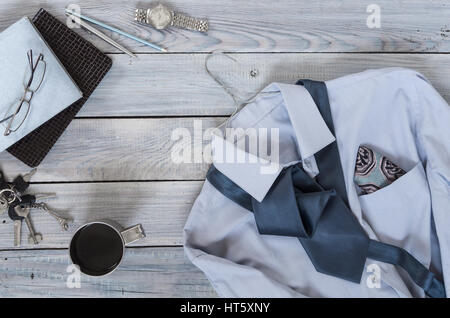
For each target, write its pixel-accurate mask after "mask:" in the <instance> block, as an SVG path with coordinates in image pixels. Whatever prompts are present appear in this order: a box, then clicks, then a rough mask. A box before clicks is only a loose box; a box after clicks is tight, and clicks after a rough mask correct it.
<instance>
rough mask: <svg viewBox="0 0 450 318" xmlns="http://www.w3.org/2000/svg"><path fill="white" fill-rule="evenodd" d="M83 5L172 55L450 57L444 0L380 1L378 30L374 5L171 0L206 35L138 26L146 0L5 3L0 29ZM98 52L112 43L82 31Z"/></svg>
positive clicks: (349, 0)
mask: <svg viewBox="0 0 450 318" xmlns="http://www.w3.org/2000/svg"><path fill="white" fill-rule="evenodd" d="M69 3H74V4H79V5H80V7H81V10H82V12H83V13H85V14H86V15H88V16H91V17H93V18H97V19H99V20H102V21H103V22H106V23H108V24H111V25H114V26H116V27H117V28H119V29H122V30H124V31H126V32H129V33H132V34H135V35H137V36H139V37H141V38H144V39H146V40H150V41H153V42H155V43H158V44H160V45H162V46H164V47H167V48H168V49H169V51H170V52H206V51H211V50H214V49H221V50H227V51H239V52H448V51H449V50H450V31H449V27H450V22H449V20H448V17H449V15H450V4H449V3H448V1H447V0H434V1H427V0H407V1H406V0H378V1H376V4H378V5H379V6H380V9H381V28H379V29H377V28H374V29H370V28H368V27H367V24H366V20H367V17H368V16H369V13H367V12H366V10H367V6H368V5H369V4H372V3H374V2H373V1H371V0H363V1H361V0H330V1H309V0H279V1H275V2H274V1H260V0H246V1H240V0H232V1H225V0H209V1H205V0H190V1H184V0H170V1H166V2H165V3H166V4H170V5H171V7H172V8H173V9H175V10H176V11H180V12H183V13H185V14H189V15H192V16H196V17H200V18H208V19H209V21H210V31H209V32H208V35H203V34H201V33H198V32H191V31H185V30H180V29H176V28H171V29H170V30H166V31H157V30H154V29H152V28H150V27H145V26H141V25H139V24H136V23H135V22H134V21H133V14H134V9H135V8H136V7H147V6H148V5H149V4H150V1H141V0H131V1H130V0H73V1H70V2H68V1H66V0H52V1H45V2H42V1H38V0H32V1H30V0H21V1H20V0H2V4H1V6H0V30H2V29H4V28H5V27H7V26H8V25H10V24H12V23H13V22H15V21H16V20H18V19H19V18H20V17H22V16H24V15H28V16H33V15H34V14H35V13H36V11H37V10H38V9H39V8H40V7H44V8H45V9H46V10H48V11H49V12H50V13H51V14H54V15H55V16H57V17H58V18H60V19H61V20H65V16H64V14H63V9H64V7H65V6H67V5H68V4H69ZM77 32H80V33H81V34H83V36H85V37H86V38H87V39H89V40H90V41H92V42H93V43H95V45H96V46H98V47H99V48H100V49H102V50H104V51H108V52H115V49H114V48H113V47H111V46H110V45H109V44H106V43H105V42H103V41H102V40H100V39H98V38H96V37H95V36H93V35H88V34H87V33H86V32H85V31H84V30H77ZM107 34H108V35H111V37H112V38H113V39H115V40H118V41H119V42H121V43H122V44H123V45H124V46H126V47H128V48H129V49H131V50H133V51H136V52H155V51H154V50H153V49H151V48H149V47H146V46H143V45H142V44H139V43H137V42H135V41H132V40H130V39H126V38H124V37H122V36H118V35H117V34H111V33H109V32H107Z"/></svg>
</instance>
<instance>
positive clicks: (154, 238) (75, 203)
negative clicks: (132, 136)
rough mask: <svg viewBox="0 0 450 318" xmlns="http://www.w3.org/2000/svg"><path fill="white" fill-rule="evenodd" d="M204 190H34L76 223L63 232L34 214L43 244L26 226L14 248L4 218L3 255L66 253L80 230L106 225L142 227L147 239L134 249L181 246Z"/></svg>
mask: <svg viewBox="0 0 450 318" xmlns="http://www.w3.org/2000/svg"><path fill="white" fill-rule="evenodd" d="M202 185H203V181H183V182H131V183H130V182H119V183H76V184H37V185H32V186H31V187H30V192H31V193H33V192H34V193H52V192H54V193H56V194H57V197H56V198H52V199H49V200H46V201H45V202H47V203H48V204H49V206H50V207H51V208H54V209H56V210H57V211H59V212H60V213H61V214H62V215H64V216H68V217H69V216H70V217H71V218H73V220H74V222H73V223H72V224H71V225H70V228H69V230H68V231H67V232H66V231H62V229H61V227H60V226H59V224H58V222H56V220H55V219H53V218H52V217H51V216H49V215H48V214H46V213H44V212H42V211H40V210H32V211H31V218H32V221H33V224H34V227H35V229H36V231H37V232H38V233H41V234H42V236H43V240H42V242H41V243H39V244H38V245H30V244H28V242H27V240H28V235H29V233H28V229H27V227H26V225H25V223H23V225H22V245H21V247H19V248H15V247H14V240H13V237H14V236H13V234H14V230H13V222H12V220H10V219H9V217H8V214H7V213H4V214H2V215H1V216H0V250H7V249H8V250H9V249H32V248H39V249H42V248H67V247H68V246H69V242H70V239H71V237H72V235H73V233H74V232H75V231H76V229H77V228H79V227H80V226H82V225H83V224H85V223H87V222H90V221H95V220H102V219H109V220H113V221H115V222H117V223H119V224H120V225H122V226H123V227H124V228H126V227H129V226H133V225H135V224H138V223H140V224H142V226H143V228H144V230H145V233H146V238H145V239H142V240H140V241H138V242H136V243H134V244H133V246H173V245H177V246H180V245H182V244H183V240H182V235H183V227H184V224H185V223H186V219H187V216H188V214H189V211H190V209H191V207H192V204H193V202H194V200H195V199H196V197H197V196H198V193H199V192H200V189H201V187H202Z"/></svg>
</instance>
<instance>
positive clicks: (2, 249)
mask: <svg viewBox="0 0 450 318" xmlns="http://www.w3.org/2000/svg"><path fill="white" fill-rule="evenodd" d="M151 2H152V1H141V0H73V1H66V0H52V1H37V0H2V1H1V2H0V31H2V30H3V29H4V28H6V27H7V26H8V25H10V24H12V23H13V22H15V21H17V20H18V19H19V18H21V17H22V16H24V15H27V16H29V17H32V16H33V15H34V14H35V13H36V12H37V10H38V9H39V8H41V7H44V8H45V9H46V10H48V11H49V12H50V13H51V14H53V15H55V16H56V17H58V18H59V19H61V20H65V16H64V13H63V9H64V7H65V6H67V5H68V4H69V3H75V4H79V5H80V6H81V9H82V13H84V14H86V15H88V16H91V17H93V18H97V19H99V20H101V21H104V22H106V23H109V24H111V25H113V26H116V27H118V28H120V29H123V30H124V31H127V32H129V33H132V34H135V35H137V36H139V37H142V38H145V39H147V40H150V41H153V42H156V43H159V44H161V45H162V46H165V47H167V48H168V49H169V51H170V52H171V53H172V54H170V53H168V54H163V53H155V51H154V50H152V49H151V48H148V47H146V46H143V45H141V44H139V43H137V42H134V41H132V40H129V39H126V38H124V37H122V36H119V35H117V34H112V33H110V32H109V31H105V30H103V31H104V32H105V33H107V34H108V35H110V36H111V37H112V38H114V39H115V40H117V41H119V42H120V43H121V44H123V45H124V46H126V47H128V48H129V49H131V50H132V51H133V52H136V53H140V54H139V58H138V59H130V58H129V57H128V56H126V55H122V54H117V52H118V51H117V50H116V49H114V48H113V47H112V46H110V45H109V44H106V43H105V42H103V41H102V40H100V39H99V38H97V37H96V36H94V35H92V34H89V33H87V32H86V31H85V30H83V29H76V30H75V31H76V32H78V33H79V34H81V35H82V36H83V37H85V38H86V39H88V40H89V41H91V42H92V43H94V45H96V46H97V47H98V48H100V49H101V50H102V51H104V52H107V53H110V56H111V57H112V58H113V68H112V69H111V71H110V72H109V74H108V75H107V76H106V77H105V79H104V80H103V81H102V83H101V84H100V86H99V87H98V88H97V90H96V91H95V92H94V94H93V95H92V96H91V98H90V100H89V101H88V102H87V103H86V105H85V107H84V108H83V109H82V111H81V112H80V113H79V114H78V117H79V118H78V119H76V120H74V121H73V122H72V124H71V125H70V126H69V128H68V129H67V131H66V132H65V133H64V135H63V136H62V137H61V138H60V140H59V141H58V142H57V144H56V145H55V147H54V148H53V149H52V150H51V152H50V153H49V155H48V156H47V157H46V159H45V160H44V162H43V163H42V164H41V165H40V166H39V168H38V172H37V174H36V175H35V176H34V177H33V182H37V184H33V185H32V190H36V191H38V192H56V193H57V194H58V197H57V198H56V199H52V200H49V201H48V203H49V204H50V206H51V207H53V208H56V209H58V211H61V212H62V213H64V214H65V215H67V216H72V217H74V219H75V222H74V224H73V225H72V227H71V228H70V230H69V232H62V231H61V230H60V228H59V225H58V224H57V223H56V222H55V221H54V220H53V219H52V218H51V217H50V216H48V215H45V214H44V213H43V212H40V211H34V212H32V218H33V221H34V224H35V227H36V229H37V230H38V231H39V232H41V233H42V234H43V236H44V241H43V242H41V244H40V245H38V246H29V245H28V244H27V242H26V241H27V239H26V236H27V235H28V231H27V229H26V226H25V224H24V225H23V233H22V241H23V243H24V244H23V245H22V247H21V248H17V249H15V248H14V247H13V228H12V223H11V221H10V220H9V219H8V218H7V216H6V215H5V214H3V215H1V216H0V297H24V296H25V297H27V296H29V297H50V296H52V297H55V296H62V297H71V296H72V297H174V296H175V297H176V296H178V297H208V296H215V293H214V291H213V290H212V288H211V287H210V285H209V283H208V281H207V279H206V278H205V276H204V275H203V274H202V273H201V272H200V271H198V270H197V269H196V268H195V267H194V266H193V265H191V264H190V262H189V261H188V260H187V259H186V258H185V256H184V255H183V251H182V248H181V247H180V245H181V244H182V228H183V225H184V223H185V220H186V218H187V216H188V213H189V210H190V208H191V205H192V202H193V201H194V200H195V197H196V196H197V194H198V192H199V191H200V188H201V186H202V184H203V179H204V176H205V173H206V169H207V166H208V164H206V163H189V164H175V163H174V162H173V161H172V160H171V153H172V151H173V150H174V145H175V143H176V141H173V140H171V133H172V131H173V130H174V129H177V128H183V127H185V128H188V129H189V130H190V131H192V128H193V123H194V121H195V120H201V122H202V125H203V130H204V129H206V128H210V127H215V126H217V125H219V124H220V123H222V122H223V121H224V117H222V116H227V115H229V114H230V113H231V112H232V111H233V103H232V100H231V98H230V97H229V96H227V95H226V94H225V93H224V91H223V89H222V88H221V87H219V86H218V85H217V84H216V83H215V82H214V81H213V80H212V79H211V78H210V77H209V76H208V75H207V73H206V71H205V68H204V63H205V58H206V57H207V54H205V53H207V52H211V51H213V50H216V49H217V50H222V51H227V52H235V53H232V54H230V56H232V58H234V59H236V60H237V63H233V61H232V60H230V59H227V58H225V57H223V56H220V55H218V56H215V57H213V58H211V60H210V64H209V65H210V68H211V70H212V71H213V72H214V73H215V74H217V75H218V76H220V77H221V78H222V79H223V80H224V81H225V83H226V84H227V85H228V86H230V87H231V88H233V90H234V91H235V92H236V94H237V95H238V96H239V97H240V98H241V99H245V98H246V97H248V96H250V95H252V94H253V93H255V92H257V91H258V90H260V89H261V88H262V87H264V86H265V85H266V84H268V83H270V82H273V81H279V82H286V83H293V82H295V81H296V80H297V79H299V78H311V79H316V80H329V79H333V78H335V77H339V76H343V75H345V74H350V73H354V72H359V71H363V70H365V69H367V68H380V67H389V66H400V67H408V68H413V69H416V70H418V71H420V72H422V73H423V74H424V75H425V76H426V77H427V78H428V79H429V80H430V81H431V82H432V84H433V86H434V87H435V88H436V89H437V90H438V91H439V92H440V93H441V94H442V96H443V97H444V98H445V99H446V100H447V101H450V81H449V75H448V70H449V67H450V55H448V54H442V53H448V52H450V21H449V16H450V3H449V2H448V0H434V1H428V0H408V1H406V0H380V1H377V2H376V4H377V5H379V6H380V8H381V28H380V29H369V28H368V27H367V25H366V19H367V17H368V15H369V13H367V12H366V8H367V5H369V4H371V3H373V1H369V0H363V1H360V0H345V1H344V0H330V1H307V0H280V1H259V0H258V1H257V0H247V1H239V0H232V1H223V0H210V1H203V0H190V1H185V0H170V1H164V2H165V3H166V4H169V5H171V6H172V7H173V8H174V9H175V10H177V11H181V12H184V13H186V14H190V15H192V16H198V17H206V18H209V20H210V25H211V30H210V32H209V33H208V35H204V34H201V33H197V32H190V31H186V30H180V29H170V30H167V31H156V30H154V29H151V28H149V27H145V26H141V25H138V24H136V23H134V22H133V10H134V8H135V7H146V6H148V5H149V4H150V3H151ZM345 52H347V53H345ZM387 52H390V53H392V52H395V53H396V54H385V53H387ZM174 53H176V54H174ZM366 53H377V54H366ZM415 53H427V54H415ZM251 74H253V76H252V75H251ZM202 116H207V117H202ZM127 117H132V118H127ZM149 117H158V118H149ZM183 117H184V118H183ZM0 168H1V169H3V171H4V172H5V173H6V175H7V176H10V177H13V176H15V175H16V174H19V173H23V172H26V171H28V170H29V169H28V168H27V167H26V166H25V165H24V164H22V163H20V162H19V161H18V160H17V159H15V158H13V157H12V156H11V155H9V154H8V153H6V152H4V153H1V154H0ZM43 182H44V183H43ZM102 218H108V219H112V220H115V221H117V222H119V223H121V224H122V225H123V226H125V227H126V226H131V225H134V224H136V223H141V224H142V225H143V227H144V229H145V231H146V234H147V237H146V238H145V239H144V240H141V241H139V242H136V243H135V244H134V245H133V247H131V248H128V249H127V255H126V257H125V259H124V262H123V264H122V265H121V266H120V267H119V268H118V270H117V271H115V272H114V273H112V274H111V275H109V276H106V277H102V278H88V277H86V276H82V280H81V288H80V289H70V288H67V287H66V284H65V282H66V279H67V275H68V273H66V267H67V265H69V258H68V255H67V250H66V249H65V248H66V247H67V245H68V243H69V240H70V236H71V234H72V233H73V231H74V230H75V229H76V228H77V227H78V226H79V225H81V224H83V223H84V222H87V221H91V220H94V219H102ZM161 246H165V247H161ZM36 248H38V249H36Z"/></svg>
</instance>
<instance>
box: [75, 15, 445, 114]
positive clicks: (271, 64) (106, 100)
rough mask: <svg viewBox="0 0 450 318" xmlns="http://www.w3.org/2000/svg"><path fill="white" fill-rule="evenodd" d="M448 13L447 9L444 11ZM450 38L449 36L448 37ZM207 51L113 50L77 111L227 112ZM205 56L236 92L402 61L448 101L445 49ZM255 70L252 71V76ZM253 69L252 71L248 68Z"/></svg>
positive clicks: (244, 93) (229, 103) (229, 102)
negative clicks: (433, 51) (438, 51)
mask: <svg viewBox="0 0 450 318" xmlns="http://www.w3.org/2000/svg"><path fill="white" fill-rule="evenodd" d="M449 17H450V14H449ZM449 41H450V40H449ZM206 56H207V55H206V54H175V55H172V54H171V55H160V54H156V55H155V54H150V55H149V54H145V55H139V58H138V59H130V58H129V57H128V56H126V55H117V54H113V55H111V57H112V58H113V67H112V69H111V71H110V72H109V74H108V75H107V76H106V78H105V79H104V81H103V82H102V84H101V85H100V86H99V87H98V88H97V90H96V91H95V92H94V94H93V95H92V97H91V98H90V100H89V101H88V102H87V103H86V105H85V106H84V108H83V109H82V110H81V112H80V114H79V116H83V117H92V116H100V117H108V116H114V117H117V116H120V117H124V116H125V117H127V116H177V115H190V116H204V115H216V116H217V115H218V116H222V115H229V114H230V113H232V112H233V109H234V106H233V101H232V99H231V98H230V96H228V95H227V94H226V93H225V92H224V90H223V89H222V88H221V87H220V86H219V85H218V84H217V83H216V82H215V81H214V80H213V79H212V78H211V77H209V75H208V74H207V73H206V70H205V58H206ZM230 56H231V57H232V58H233V59H235V60H237V63H235V62H233V61H232V60H231V59H228V58H227V57H225V56H223V55H214V56H213V57H211V58H210V59H209V62H208V65H209V68H210V70H211V71H212V72H214V74H216V75H217V76H219V77H220V78H221V79H223V81H225V83H226V84H227V85H228V86H229V87H231V88H233V90H234V91H235V93H236V94H237V95H239V96H240V97H241V98H245V97H246V96H250V95H252V94H254V93H256V92H257V91H259V90H260V89H262V88H263V87H264V86H265V85H267V84H268V83H271V82H285V83H295V81H297V80H298V79H300V78H310V79H315V80H330V79H334V78H337V77H340V76H344V75H347V74H351V73H356V72H361V71H364V70H366V69H368V68H382V67H392V66H398V67H406V68H412V69H415V70H417V71H419V72H421V73H423V74H424V75H425V76H426V77H427V78H428V79H429V80H430V81H431V83H432V84H433V86H434V87H435V88H436V89H437V90H438V91H439V92H440V93H441V95H442V96H443V97H444V98H445V99H446V100H447V101H450V81H449V73H448V70H449V69H450V55H447V54H426V55H425V54H328V53H325V54H321V53H320V54H316V53H314V54H312V53H303V54H301V53H284V54H230ZM251 72H256V74H257V75H256V76H251V75H250V73H251ZM253 74H254V73H253Z"/></svg>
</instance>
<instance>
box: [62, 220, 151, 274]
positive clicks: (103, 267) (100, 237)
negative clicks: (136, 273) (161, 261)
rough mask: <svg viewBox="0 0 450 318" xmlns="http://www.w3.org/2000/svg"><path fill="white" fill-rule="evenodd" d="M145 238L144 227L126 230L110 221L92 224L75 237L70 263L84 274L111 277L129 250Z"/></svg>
mask: <svg viewBox="0 0 450 318" xmlns="http://www.w3.org/2000/svg"><path fill="white" fill-rule="evenodd" d="M144 237H145V234H144V230H143V229H142V226H141V225H140V224H137V225H135V226H132V227H130V228H127V229H125V230H123V229H122V227H121V226H120V225H118V224H116V223H115V222H113V221H109V220H102V221H95V222H90V223H87V224H85V225H83V226H81V227H80V228H79V229H78V230H77V231H76V232H75V234H74V236H73V237H72V240H71V241H70V245H69V254H70V259H71V260H72V263H73V264H75V265H77V266H78V267H79V269H80V271H81V272H82V273H83V274H86V275H90V276H103V275H107V274H109V273H111V272H113V271H114V270H115V269H116V268H117V266H119V264H120V263H121V261H122V258H123V255H124V252H125V247H126V246H127V245H129V244H131V243H133V242H136V241H137V240H140V239H142V238H144Z"/></svg>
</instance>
